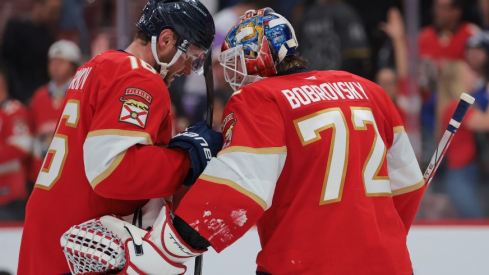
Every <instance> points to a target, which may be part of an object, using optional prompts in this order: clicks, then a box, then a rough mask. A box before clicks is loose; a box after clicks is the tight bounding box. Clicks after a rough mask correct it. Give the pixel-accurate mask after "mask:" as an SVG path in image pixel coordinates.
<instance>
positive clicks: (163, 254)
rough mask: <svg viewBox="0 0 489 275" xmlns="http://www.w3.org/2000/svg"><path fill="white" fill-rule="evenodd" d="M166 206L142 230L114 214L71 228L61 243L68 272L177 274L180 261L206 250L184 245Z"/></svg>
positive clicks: (180, 264)
mask: <svg viewBox="0 0 489 275" xmlns="http://www.w3.org/2000/svg"><path fill="white" fill-rule="evenodd" d="M170 215H171V213H170V211H169V210H168V207H167V206H164V207H163V208H162V209H161V212H160V214H159V216H158V218H157V219H156V222H155V224H154V226H153V228H152V230H150V231H148V230H143V229H139V228H138V227H136V226H134V225H132V224H130V223H127V222H125V221H123V220H121V219H119V218H116V217H114V216H103V217H101V218H98V219H94V220H90V221H87V222H85V223H82V224H80V225H75V226H73V227H71V228H70V229H69V230H68V231H67V232H66V233H64V234H63V236H62V237H61V246H62V247H63V251H64V253H65V256H66V259H67V260H68V264H69V265H70V269H71V272H72V274H100V273H104V272H110V271H119V270H122V271H121V272H120V273H119V274H123V275H177V274H183V273H185V271H186V267H185V265H183V263H184V262H186V261H188V260H189V259H191V258H194V257H196V256H198V255H200V254H202V253H203V252H205V251H206V250H196V249H193V248H191V247H190V246H189V245H188V244H186V243H185V242H184V241H183V240H182V239H181V237H180V236H179V235H178V233H177V232H176V230H175V228H174V227H173V223H172V221H171V218H170Z"/></svg>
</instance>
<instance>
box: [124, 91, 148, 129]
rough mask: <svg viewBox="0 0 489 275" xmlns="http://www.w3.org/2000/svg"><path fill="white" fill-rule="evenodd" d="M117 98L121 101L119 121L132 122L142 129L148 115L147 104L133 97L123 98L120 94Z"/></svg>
mask: <svg viewBox="0 0 489 275" xmlns="http://www.w3.org/2000/svg"><path fill="white" fill-rule="evenodd" d="M119 100H120V101H122V108H121V113H120V116H119V121H120V122H125V123H129V124H134V125H136V126H138V127H140V128H143V129H144V128H145V127H146V119H147V118H148V115H149V106H148V105H147V104H146V103H143V102H141V101H138V100H135V99H124V97H122V96H121V98H120V99H119Z"/></svg>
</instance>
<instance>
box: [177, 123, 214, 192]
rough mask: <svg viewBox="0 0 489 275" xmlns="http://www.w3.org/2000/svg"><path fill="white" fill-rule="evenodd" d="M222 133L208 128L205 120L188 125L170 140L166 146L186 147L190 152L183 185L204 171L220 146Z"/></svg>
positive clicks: (192, 181)
mask: <svg viewBox="0 0 489 275" xmlns="http://www.w3.org/2000/svg"><path fill="white" fill-rule="evenodd" d="M222 143H223V139H222V134H221V133H219V132H216V131H214V130H212V129H210V128H209V127H208V126H207V125H206V124H205V121H200V122H197V123H194V124H192V125H190V126H189V127H188V128H187V129H185V131H183V132H181V133H180V134H178V135H176V136H174V137H173V138H172V139H171V140H170V144H169V145H168V148H183V149H187V150H188V152H189V154H190V162H191V163H192V169H191V171H189V175H188V176H187V178H186V179H185V181H184V183H183V184H184V185H186V186H191V185H192V184H194V182H195V181H196V180H197V178H198V177H199V175H200V174H201V173H202V172H203V171H204V169H205V167H206V166H207V163H208V162H209V161H210V160H211V158H212V157H215V156H217V153H218V152H219V150H221V148H222Z"/></svg>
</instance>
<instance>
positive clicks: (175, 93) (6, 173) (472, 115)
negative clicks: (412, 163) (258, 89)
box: [0, 0, 489, 221]
mask: <svg viewBox="0 0 489 275" xmlns="http://www.w3.org/2000/svg"><path fill="white" fill-rule="evenodd" d="M202 2H203V3H204V4H205V5H206V6H207V7H208V8H209V10H210V11H211V12H212V13H213V15H214V21H215V25H216V37H215V43H214V47H213V64H212V66H213V71H214V88H215V91H214V116H213V119H214V128H215V130H220V120H221V117H222V112H223V109H224V106H225V104H226V102H227V100H228V99H229V97H230V96H231V94H232V89H231V88H230V87H229V86H228V84H227V83H226V81H225V80H224V75H223V72H222V68H221V66H220V65H219V59H218V56H219V53H220V48H221V44H222V42H223V39H224V37H225V35H226V34H227V31H228V30H229V28H230V26H232V25H233V24H234V23H235V22H236V21H237V20H238V17H239V15H241V14H244V13H245V11H247V10H250V9H260V8H263V7H265V6H268V7H272V8H273V9H274V10H276V11H277V12H279V13H280V14H283V15H284V16H286V17H287V18H288V19H289V21H290V22H291V23H292V25H293V26H294V28H295V29H296V34H297V37H298V39H299V45H300V47H299V51H300V53H301V54H302V56H304V57H305V58H306V59H307V60H308V62H309V65H308V68H309V69H311V70H316V69H317V70H345V71H348V72H351V73H354V74H357V75H360V76H362V77H365V78H367V79H370V80H372V81H375V82H376V83H377V84H379V85H380V86H381V87H382V88H383V89H384V90H385V92H386V93H387V94H388V95H389V96H390V97H391V99H392V100H393V102H394V103H395V104H396V106H397V108H398V111H399V113H400V115H401V117H402V119H403V120H404V121H405V126H406V130H407V132H408V134H409V136H410V138H412V140H411V142H412V143H413V145H414V147H415V148H416V147H417V146H416V144H419V145H420V146H419V149H418V150H417V153H418V160H419V162H420V165H421V168H422V169H426V167H427V165H428V163H429V161H430V159H431V156H432V155H433V153H434V152H435V149H436V146H437V144H438V141H439V140H440V138H441V135H442V134H443V131H444V130H445V128H446V125H447V124H448V121H449V120H450V117H451V115H452V114H453V111H454V110H455V107H456V104H457V103H458V99H459V97H460V95H461V93H463V92H466V93H469V94H471V95H472V96H473V97H474V98H475V99H476V101H475V104H474V107H473V108H471V109H470V111H469V112H468V114H467V116H466V118H465V120H464V123H463V124H462V126H461V127H460V129H459V130H458V132H457V135H456V136H455V138H454V139H453V141H452V143H451V145H450V149H449V150H448V152H447V154H446V156H445V160H444V162H443V163H442V165H441V166H440V168H439V169H438V171H437V175H436V176H435V179H434V182H433V184H432V185H431V187H430V189H429V190H428V192H427V194H425V197H424V199H423V202H422V204H421V208H420V211H419V213H418V219H446V218H469V219H478V218H487V217H488V216H489V200H488V199H487V198H489V173H488V171H489V143H488V141H489V139H488V137H489V136H488V131H489V112H488V111H487V109H488V108H487V107H488V102H489V98H488V96H489V92H488V88H489V86H488V81H489V31H488V30H486V29H488V28H489V0H472V1H467V0H463V1H462V0H431V1H419V2H416V1H413V2H416V3H418V5H417V7H416V8H417V12H418V13H417V14H416V16H412V15H411V17H406V10H407V8H406V7H407V5H409V4H406V3H405V2H409V1H401V0H398V1H396V0H372V1H360V0H280V1H279V0H202ZM145 3H146V0H137V1H122V0H119V1H118V0H0V221H21V220H23V218H24V211H25V204H26V201H27V198H28V196H29V193H30V191H31V190H32V188H33V187H34V185H35V181H36V178H37V174H38V172H39V171H40V170H41V169H47V170H49V164H50V158H52V156H53V155H54V154H55V153H56V152H55V151H54V152H50V151H48V147H49V143H50V141H51V138H52V136H53V134H54V132H55V130H56V124H57V121H58V119H59V117H60V115H61V107H62V105H63V100H64V94H65V92H66V90H67V89H68V86H69V85H70V82H71V80H72V78H73V76H74V74H75V71H76V68H77V67H78V66H80V65H81V64H83V62H86V61H88V60H89V59H90V58H92V57H93V56H95V55H97V54H99V53H101V52H103V51H105V50H109V49H117V48H118V47H120V48H124V47H125V46H127V45H121V44H120V41H124V39H121V38H124V37H121V36H122V35H123V33H121V32H120V31H118V30H119V29H120V24H122V23H121V22H126V23H124V24H127V22H136V21H137V18H138V16H139V15H140V11H141V10H142V8H143V6H144V4H145ZM118 5H126V9H124V10H125V11H126V16H127V18H123V19H122V20H121V19H120V15H119V14H117V12H116V11H117V9H118V8H120V7H118ZM409 20H417V21H419V22H418V24H417V26H418V27H419V28H418V29H417V30H416V33H415V35H414V36H413V35H410V33H408V32H407V27H406V25H407V23H408V22H409ZM118 25H119V26H118ZM415 26H416V24H415ZM118 27H119V28H118ZM134 31H135V27H134V26H128V27H127V32H129V33H131V34H133V33H134ZM130 40H131V39H130V37H129V39H126V42H127V43H129V42H130ZM170 96H171V98H172V102H173V106H172V107H173V119H174V121H173V122H174V123H173V126H174V131H175V132H180V131H182V130H183V129H184V128H185V127H186V126H188V125H189V124H190V123H192V122H195V121H198V120H202V119H204V118H205V116H206V110H207V101H206V89H205V82H204V79H203V77H201V76H197V75H192V76H190V77H188V78H178V79H176V80H175V81H174V82H173V83H172V86H171V87H170ZM46 155H47V157H46V160H45V161H44V162H43V160H44V158H45V156H46ZM74 195H76V194H74Z"/></svg>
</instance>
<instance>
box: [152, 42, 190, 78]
mask: <svg viewBox="0 0 489 275" xmlns="http://www.w3.org/2000/svg"><path fill="white" fill-rule="evenodd" d="M156 40H157V37H156V35H153V36H151V52H152V53H153V57H154V59H155V61H156V63H157V64H158V65H160V66H161V69H160V76H161V78H165V77H166V74H167V73H168V69H169V68H170V67H171V66H172V65H173V64H175V63H176V62H177V60H178V58H179V57H180V56H181V55H182V53H183V52H182V50H180V49H179V48H178V50H177V52H176V53H175V55H174V56H173V58H172V60H171V61H170V63H165V62H161V61H160V59H159V58H158V54H157V53H156Z"/></svg>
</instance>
